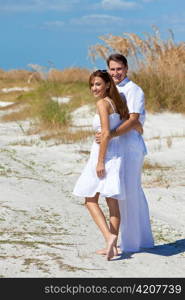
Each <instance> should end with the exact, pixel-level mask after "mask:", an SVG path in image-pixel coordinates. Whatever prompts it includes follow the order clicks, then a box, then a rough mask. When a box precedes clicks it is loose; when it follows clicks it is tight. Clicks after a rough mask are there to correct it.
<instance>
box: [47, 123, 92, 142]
mask: <svg viewBox="0 0 185 300" xmlns="http://www.w3.org/2000/svg"><path fill="white" fill-rule="evenodd" d="M92 135H94V133H93V131H92V130H77V131H75V132H72V131H71V130H70V129H69V128H68V127H62V128H60V130H58V131H56V130H55V131H53V130H52V131H50V133H49V134H46V135H44V136H42V137H41V139H42V140H45V141H46V140H50V139H55V140H57V142H56V144H61V143H65V144H71V143H76V142H79V141H83V140H85V139H87V138H88V137H89V136H92Z"/></svg>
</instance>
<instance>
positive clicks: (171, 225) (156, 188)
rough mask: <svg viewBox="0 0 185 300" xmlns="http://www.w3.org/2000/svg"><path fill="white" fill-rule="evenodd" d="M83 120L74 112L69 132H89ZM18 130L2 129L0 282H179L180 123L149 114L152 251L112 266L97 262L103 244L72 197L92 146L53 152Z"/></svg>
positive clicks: (184, 196)
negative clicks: (43, 279) (37, 279)
mask: <svg viewBox="0 0 185 300" xmlns="http://www.w3.org/2000/svg"><path fill="white" fill-rule="evenodd" d="M84 111H85V113H84ZM87 112H88V107H87V106H86V107H83V108H80V109H79V110H78V111H77V112H75V113H74V122H75V124H77V122H79V124H80V125H83V124H84V125H85V126H88V125H89V124H91V120H92V118H91V114H89V116H90V117H89V119H88V120H87V118H86V115H87ZM2 113H5V111H3V112H2V111H1V112H0V115H2ZM79 118H80V119H79ZM77 120H79V121H77ZM21 127H22V128H24V130H26V129H27V128H29V122H21V124H20V123H19V124H17V123H2V122H0V174H1V176H0V186H1V193H0V207H1V214H0V228H1V229H0V236H1V239H0V276H1V277H165V276H166V277H184V274H185V264H184V259H185V238H184V236H185V226H184V225H185V219H184V215H185V172H184V169H185V150H184V149H185V117H184V116H182V115H180V114H170V113H163V114H156V115H151V114H148V118H147V121H146V125H145V133H144V135H145V140H146V143H147V146H148V149H149V153H148V155H147V156H146V161H148V162H150V163H152V164H155V163H157V164H158V165H156V167H154V168H151V169H145V170H144V172H143V187H144V190H145V193H146V195H147V198H148V203H149V207H150V213H151V221H152V229H153V232H154V236H155V243H156V246H155V247H154V248H153V249H150V250H149V251H146V252H140V253H126V254H124V255H123V256H122V257H118V258H117V259H115V260H114V261H111V262H107V261H106V260H105V258H104V257H102V256H98V255H96V254H95V250H96V249H98V248H100V247H101V246H103V239H102V236H101V235H100V233H99V231H98V230H97V228H96V226H95V225H94V223H93V222H92V220H91V218H90V216H89V214H88V212H87V211H86V209H85V207H84V205H83V199H80V198H79V199H77V198H75V197H74V196H73V195H72V194H71V191H72V189H73V185H74V183H75V181H76V179H77V177H78V176H79V173H80V171H81V169H82V168H83V166H84V164H85V161H86V160H87V157H88V156H87V154H85V151H86V150H89V148H90V145H91V142H92V139H89V140H87V142H86V143H84V142H83V143H82V144H80V143H79V144H68V145H55V141H52V140H51V141H49V142H44V141H40V139H39V136H37V135H35V136H26V135H25V134H24V133H23V131H22V130H21ZM81 150H85V151H84V152H83V153H81ZM100 203H101V205H102V206H103V208H104V210H105V212H106V213H107V208H106V206H105V203H104V199H101V200H100Z"/></svg>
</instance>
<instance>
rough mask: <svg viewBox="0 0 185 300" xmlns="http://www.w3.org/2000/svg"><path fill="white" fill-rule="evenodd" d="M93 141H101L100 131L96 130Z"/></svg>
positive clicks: (98, 142)
mask: <svg viewBox="0 0 185 300" xmlns="http://www.w3.org/2000/svg"><path fill="white" fill-rule="evenodd" d="M95 141H96V143H97V144H100V142H101V132H96V134H95Z"/></svg>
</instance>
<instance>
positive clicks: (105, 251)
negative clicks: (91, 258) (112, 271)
mask: <svg viewBox="0 0 185 300" xmlns="http://www.w3.org/2000/svg"><path fill="white" fill-rule="evenodd" d="M96 253H97V254H101V255H106V254H107V249H106V248H103V249H100V250H97V251H96Z"/></svg>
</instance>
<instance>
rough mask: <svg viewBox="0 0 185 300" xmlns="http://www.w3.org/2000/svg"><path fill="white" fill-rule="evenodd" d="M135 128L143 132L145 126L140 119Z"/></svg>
mask: <svg viewBox="0 0 185 300" xmlns="http://www.w3.org/2000/svg"><path fill="white" fill-rule="evenodd" d="M134 129H135V130H137V132H139V133H140V134H143V126H142V125H141V123H140V122H139V121H138V124H137V125H136V126H135V127H134Z"/></svg>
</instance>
